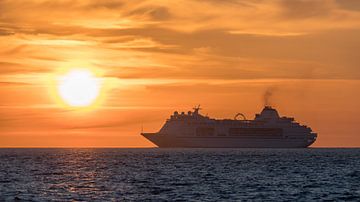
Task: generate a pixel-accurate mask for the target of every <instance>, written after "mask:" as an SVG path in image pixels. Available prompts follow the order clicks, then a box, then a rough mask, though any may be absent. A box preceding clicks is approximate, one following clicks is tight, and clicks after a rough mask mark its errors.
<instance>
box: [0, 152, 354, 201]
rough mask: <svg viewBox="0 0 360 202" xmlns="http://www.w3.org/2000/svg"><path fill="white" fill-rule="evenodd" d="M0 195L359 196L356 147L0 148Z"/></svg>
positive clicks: (200, 198) (43, 197) (68, 197)
mask: <svg viewBox="0 0 360 202" xmlns="http://www.w3.org/2000/svg"><path fill="white" fill-rule="evenodd" d="M0 162H1V164H0V200H9V201H13V200H33V201H49V200H55V201H70V200H71V201H81V200H85V201H124V200H125V201H132V200H136V201H144V200H154V201H166V200H186V201H188V200H189V201H224V200H229V201H234V200H236V201H238V200H259V201H264V200H271V201H284V200H288V201H289V200H291V201H292V200H298V201H299V200H300V201H310V200H316V201H318V200H336V201H339V200H348V201H360V149H0Z"/></svg>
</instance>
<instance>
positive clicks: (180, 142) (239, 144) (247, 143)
mask: <svg viewBox="0 0 360 202" xmlns="http://www.w3.org/2000/svg"><path fill="white" fill-rule="evenodd" d="M142 135H143V136H144V137H145V138H146V139H148V140H149V141H151V142H152V143H154V144H155V145H156V146H158V147H160V148H306V147H308V146H310V145H311V144H312V143H313V142H314V141H310V142H309V141H307V140H303V139H255V138H239V137H196V136H193V137H190V136H189V137H176V136H175V137H174V136H169V135H161V134H156V133H142Z"/></svg>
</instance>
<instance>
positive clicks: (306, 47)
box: [0, 0, 360, 147]
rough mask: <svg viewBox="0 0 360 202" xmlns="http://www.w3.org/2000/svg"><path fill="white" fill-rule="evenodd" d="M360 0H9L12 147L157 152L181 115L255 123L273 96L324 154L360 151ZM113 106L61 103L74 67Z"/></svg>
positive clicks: (2, 48)
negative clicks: (239, 116) (197, 112)
mask: <svg viewBox="0 0 360 202" xmlns="http://www.w3.org/2000/svg"><path fill="white" fill-rule="evenodd" d="M359 36H360V1H358V0H309V1H307V0H288V1H285V0H273V1H263V0H246V1H245V0H239V1H236V0H229V1H215V0H210V1H197V0H194V1H175V0H174V1H162V0H153V1H135V0H134V1H109V0H99V1H95V0H88V1H87V0H84V1H80V0H78V1H73V0H71V1H70V0H64V1H60V0H58V1H55V0H48V1H45V0H33V1H24V0H2V1H0V39H1V41H0V147H74V146H81V147H88V146H95V147H105V146H111V147H149V146H154V145H152V144H151V143H150V142H148V141H147V140H145V139H144V138H142V137H141V136H140V135H139V132H140V130H141V125H142V124H143V127H144V130H145V131H148V132H154V131H156V130H158V129H159V128H160V127H161V125H162V124H163V123H164V121H165V120H166V118H168V116H169V115H170V114H171V113H172V112H173V111H175V110H178V111H188V110H189V109H190V108H192V107H193V106H194V105H196V104H199V103H200V104H202V106H203V108H204V111H203V113H204V114H208V115H209V116H211V117H216V118H232V117H233V115H234V114H236V113H237V112H243V113H244V114H245V115H247V117H249V118H250V117H251V118H253V116H254V114H255V113H258V112H259V111H260V110H261V109H262V106H263V98H262V97H263V94H264V93H265V91H267V90H269V89H270V90H271V91H272V97H271V104H272V105H273V106H274V107H276V108H277V109H278V110H279V112H280V113H281V114H282V115H287V116H294V117H295V118H296V120H298V121H300V122H301V123H304V124H307V125H309V126H311V127H312V128H313V129H314V130H315V131H316V132H318V134H319V137H318V140H317V142H316V143H315V144H314V145H313V146H317V147H348V146H351V147H359V146H360V118H359V117H358V114H360V80H359V79H360V52H359V50H360V37H359ZM72 68H85V69H90V70H92V71H95V72H96V73H97V76H98V77H100V79H101V80H102V82H103V83H104V86H103V89H102V92H101V95H102V102H101V103H100V104H97V105H96V106H94V107H91V108H89V109H86V110H84V109H77V108H71V107H67V106H64V105H62V104H60V103H59V102H58V98H57V95H56V91H55V90H54V89H55V88H56V86H55V85H56V82H55V80H56V78H57V77H58V76H59V74H61V72H62V71H64V69H72Z"/></svg>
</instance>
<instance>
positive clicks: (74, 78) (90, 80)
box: [57, 69, 101, 107]
mask: <svg viewBox="0 0 360 202" xmlns="http://www.w3.org/2000/svg"><path fill="white" fill-rule="evenodd" d="M100 87H101V84H100V79H99V78H97V77H95V76H94V74H93V73H92V72H91V71H89V70H86V69H74V70H71V71H69V72H68V73H67V74H65V75H64V76H62V77H60V78H59V82H58V85H57V88H58V93H59V95H60V97H61V98H62V100H63V101H64V102H65V103H66V104H68V105H70V106H72V107H86V106H90V105H92V104H93V103H94V102H95V100H96V99H97V98H98V96H99V94H100Z"/></svg>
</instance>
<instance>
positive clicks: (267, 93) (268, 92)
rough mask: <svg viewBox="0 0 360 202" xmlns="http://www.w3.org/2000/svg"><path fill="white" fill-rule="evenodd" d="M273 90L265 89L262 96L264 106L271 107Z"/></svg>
mask: <svg viewBox="0 0 360 202" xmlns="http://www.w3.org/2000/svg"><path fill="white" fill-rule="evenodd" d="M274 90H275V89H274V88H267V89H266V91H265V93H264V95H263V102H264V106H271V105H272V104H273V103H272V100H271V98H272V96H273V94H274Z"/></svg>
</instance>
